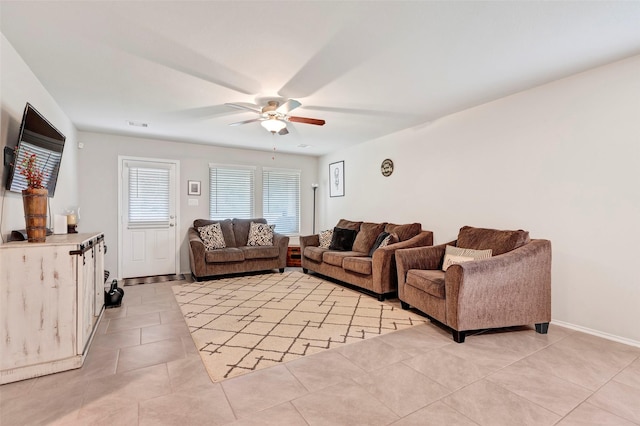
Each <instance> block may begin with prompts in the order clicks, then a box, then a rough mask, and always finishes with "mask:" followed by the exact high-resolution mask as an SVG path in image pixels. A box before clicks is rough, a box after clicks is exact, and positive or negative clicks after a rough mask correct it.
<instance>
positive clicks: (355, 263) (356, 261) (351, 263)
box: [342, 257, 372, 275]
mask: <svg viewBox="0 0 640 426" xmlns="http://www.w3.org/2000/svg"><path fill="white" fill-rule="evenodd" d="M371 264H372V261H371V258H370V257H345V258H344V260H343V261H342V267H343V268H344V269H345V270H346V271H352V272H357V273H358V274H363V275H371V271H372V267H371Z"/></svg>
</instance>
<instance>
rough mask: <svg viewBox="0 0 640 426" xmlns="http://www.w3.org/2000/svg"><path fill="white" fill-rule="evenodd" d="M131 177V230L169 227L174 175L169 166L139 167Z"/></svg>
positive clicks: (131, 167)
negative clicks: (172, 178) (172, 177)
mask: <svg viewBox="0 0 640 426" xmlns="http://www.w3.org/2000/svg"><path fill="white" fill-rule="evenodd" d="M127 178H128V181H129V182H128V191H129V196H128V204H129V206H128V207H129V208H128V210H129V213H128V216H129V217H128V227H129V228H143V227H148V226H154V227H157V226H169V221H170V216H171V211H170V195H171V194H170V191H171V175H170V170H169V167H166V168H165V167H162V166H158V167H135V165H133V164H130V165H129V167H128V172H127Z"/></svg>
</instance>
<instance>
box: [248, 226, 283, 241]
mask: <svg viewBox="0 0 640 426" xmlns="http://www.w3.org/2000/svg"><path fill="white" fill-rule="evenodd" d="M275 227H276V226H275V225H269V224H267V223H255V222H251V227H250V228H249V239H248V240H247V245H248V246H272V245H273V230H274V229H275Z"/></svg>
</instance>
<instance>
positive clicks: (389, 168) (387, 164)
mask: <svg viewBox="0 0 640 426" xmlns="http://www.w3.org/2000/svg"><path fill="white" fill-rule="evenodd" d="M380 173H382V176H384V177H389V176H391V173H393V161H391V160H390V159H389V158H387V159H385V160H383V161H382V164H381V165H380Z"/></svg>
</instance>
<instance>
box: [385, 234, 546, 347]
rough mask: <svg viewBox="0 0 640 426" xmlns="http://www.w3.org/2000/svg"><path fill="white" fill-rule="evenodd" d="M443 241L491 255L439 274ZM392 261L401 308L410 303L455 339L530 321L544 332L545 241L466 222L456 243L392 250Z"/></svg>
mask: <svg viewBox="0 0 640 426" xmlns="http://www.w3.org/2000/svg"><path fill="white" fill-rule="evenodd" d="M447 245H449V246H455V247H456V248H464V249H473V250H487V249H491V250H492V252H493V253H492V257H489V258H487V259H482V260H471V261H464V262H463V263H453V264H451V266H449V267H448V268H447V270H446V272H444V271H443V270H442V267H443V260H444V258H445V252H446V251H447V249H446V246H447ZM452 251H455V248H454V249H451V250H450V252H452ZM459 251H460V250H459ZM467 251H468V250H467ZM476 253H477V252H476ZM460 257H463V256H460ZM465 260H466V259H465ZM396 262H397V267H398V298H399V299H400V301H401V303H402V307H403V308H404V309H408V308H409V306H413V307H415V308H416V309H418V310H420V311H422V312H424V313H425V314H427V316H429V317H430V318H432V319H435V320H437V321H438V322H440V323H442V324H444V325H446V326H448V327H450V328H451V329H452V332H453V338H454V340H455V341H456V342H458V343H462V342H464V338H465V333H466V332H467V331H470V330H479V329H487V328H499V327H509V326H519V325H528V324H535V327H536V331H537V332H538V333H542V334H545V333H546V332H547V328H548V326H549V321H550V320H551V242H550V241H548V240H530V239H529V233H528V232H526V231H522V230H518V231H500V230H495V229H484V228H473V227H470V226H465V227H463V228H461V229H460V232H459V234H458V239H457V240H455V241H451V242H449V243H446V244H441V245H437V246H433V247H420V248H411V249H407V250H398V251H396Z"/></svg>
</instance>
